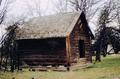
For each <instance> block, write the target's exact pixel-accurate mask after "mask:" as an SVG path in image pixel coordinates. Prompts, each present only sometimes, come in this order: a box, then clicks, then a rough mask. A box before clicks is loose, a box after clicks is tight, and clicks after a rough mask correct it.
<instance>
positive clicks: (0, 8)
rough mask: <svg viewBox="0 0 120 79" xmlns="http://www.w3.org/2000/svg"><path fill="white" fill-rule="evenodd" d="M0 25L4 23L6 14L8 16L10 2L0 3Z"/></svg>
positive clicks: (6, 0)
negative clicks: (7, 10)
mask: <svg viewBox="0 0 120 79" xmlns="http://www.w3.org/2000/svg"><path fill="white" fill-rule="evenodd" d="M0 4H1V5H0V24H1V23H2V22H3V20H4V17H5V14H6V9H7V5H8V0H5V1H4V0H1V2H0Z"/></svg>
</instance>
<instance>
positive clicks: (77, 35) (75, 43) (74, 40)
mask: <svg viewBox="0 0 120 79" xmlns="http://www.w3.org/2000/svg"><path fill="white" fill-rule="evenodd" d="M83 27H85V26H83V24H82V23H80V24H76V26H75V27H74V29H73V31H72V33H71V35H70V48H71V57H70V59H71V63H76V62H77V61H78V60H79V52H80V51H79V40H84V43H85V58H86V62H91V61H92V60H91V59H92V56H91V39H90V36H89V35H87V34H86V33H85V30H84V28H83Z"/></svg>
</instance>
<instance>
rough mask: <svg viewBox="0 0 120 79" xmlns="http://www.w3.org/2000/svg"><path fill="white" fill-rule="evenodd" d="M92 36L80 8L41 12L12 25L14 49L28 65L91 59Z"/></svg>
mask: <svg viewBox="0 0 120 79" xmlns="http://www.w3.org/2000/svg"><path fill="white" fill-rule="evenodd" d="M92 39H94V35H93V34H92V32H91V29H90V27H89V26H88V23H87V20H86V17H85V14H84V13H83V12H79V13H77V12H69V13H61V14H56V15H49V16H41V17H36V18H33V19H31V20H30V21H28V22H26V23H24V24H23V25H21V26H19V27H18V28H17V29H16V44H17V49H16V53H17V55H19V56H18V57H19V60H20V62H21V63H22V62H24V63H26V64H27V65H29V66H48V65H52V66H59V65H63V66H65V67H70V66H72V65H74V64H76V63H78V61H79V59H82V58H83V59H84V60H85V61H84V62H86V63H88V62H89V63H90V62H92V54H91V41H92Z"/></svg>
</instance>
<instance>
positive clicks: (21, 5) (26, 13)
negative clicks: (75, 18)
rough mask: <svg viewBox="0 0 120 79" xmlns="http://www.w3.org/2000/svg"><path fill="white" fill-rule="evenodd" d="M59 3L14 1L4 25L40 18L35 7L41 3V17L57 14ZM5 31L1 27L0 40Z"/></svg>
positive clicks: (51, 0) (52, 0)
mask: <svg viewBox="0 0 120 79" xmlns="http://www.w3.org/2000/svg"><path fill="white" fill-rule="evenodd" d="M57 1H58V0H15V2H14V1H13V3H12V4H11V5H9V8H8V12H7V16H6V19H5V22H4V23H7V24H12V23H14V22H15V21H18V20H20V19H21V20H22V19H24V18H28V19H29V18H31V16H33V15H34V16H38V14H36V13H35V7H36V6H35V5H39V3H40V6H39V7H40V10H41V15H49V14H54V13H55V12H57V9H56V6H57ZM105 1H107V0H103V2H105ZM35 2H36V3H35ZM103 2H101V3H100V4H99V5H101V4H102V3H103ZM99 5H96V6H99ZM0 8H1V7H0ZM31 9H32V10H31ZM30 11H31V12H30ZM32 11H33V12H32ZM26 20H27V19H26ZM92 21H94V22H95V21H96V18H93V20H92ZM90 26H91V28H92V30H95V29H96V28H95V24H94V23H93V22H91V23H90ZM3 29H4V26H3V27H1V26H0V38H1V35H2V34H3V33H4V32H5V31H4V30H3Z"/></svg>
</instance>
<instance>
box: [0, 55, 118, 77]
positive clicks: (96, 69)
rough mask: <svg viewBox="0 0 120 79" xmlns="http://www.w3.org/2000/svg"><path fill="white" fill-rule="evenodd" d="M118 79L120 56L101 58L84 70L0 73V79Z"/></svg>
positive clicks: (25, 70)
mask: <svg viewBox="0 0 120 79" xmlns="http://www.w3.org/2000/svg"><path fill="white" fill-rule="evenodd" d="M12 77H15V78H16V79H32V77H34V78H35V79H120V55H111V56H107V57H106V58H103V60H102V62H99V63H96V64H94V65H93V66H91V67H89V68H85V69H79V70H77V71H70V72H57V71H49V72H38V71H36V72H29V71H28V69H24V70H23V71H22V72H21V71H19V72H14V73H10V72H5V73H4V72H0V79H12Z"/></svg>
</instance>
